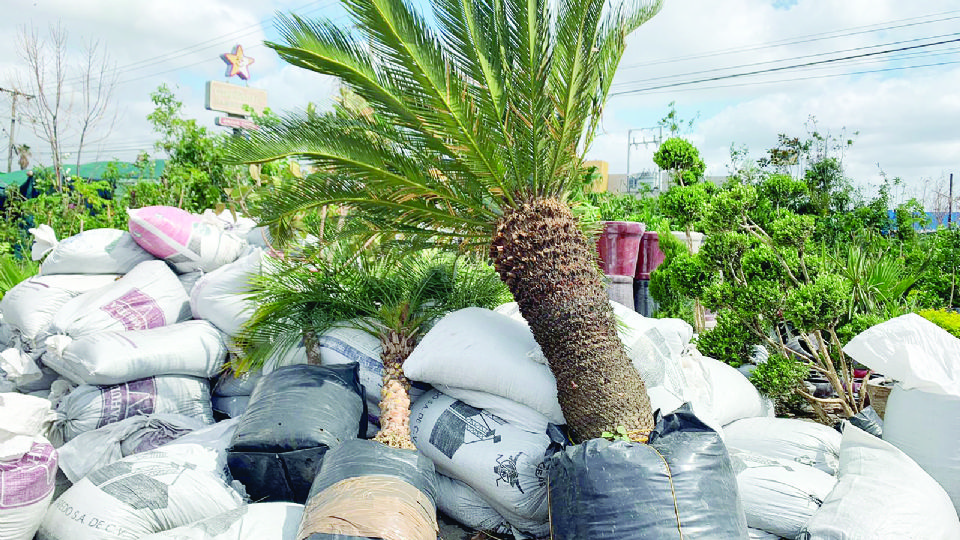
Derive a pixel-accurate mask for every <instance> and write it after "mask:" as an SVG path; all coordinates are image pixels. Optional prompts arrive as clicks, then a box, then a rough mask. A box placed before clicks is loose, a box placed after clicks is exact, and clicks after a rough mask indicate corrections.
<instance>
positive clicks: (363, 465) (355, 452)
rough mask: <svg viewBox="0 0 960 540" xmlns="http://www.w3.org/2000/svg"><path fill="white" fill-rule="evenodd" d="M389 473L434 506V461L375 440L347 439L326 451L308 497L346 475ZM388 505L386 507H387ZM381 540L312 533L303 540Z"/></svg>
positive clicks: (415, 452)
mask: <svg viewBox="0 0 960 540" xmlns="http://www.w3.org/2000/svg"><path fill="white" fill-rule="evenodd" d="M373 475H378V476H392V477H394V478H399V479H401V480H403V481H404V482H406V483H408V484H410V485H412V486H413V487H415V488H417V489H418V490H420V492H421V493H423V494H424V495H426V496H427V498H429V499H430V502H431V503H433V507H434V508H436V507H437V473H436V469H435V468H434V466H433V462H432V461H430V460H429V459H427V458H426V457H424V455H423V454H421V453H420V452H419V451H415V450H399V449H396V448H390V447H388V446H384V445H383V444H380V443H378V442H376V441H366V440H362V439H357V440H353V441H347V442H345V443H343V444H342V445H340V446H339V447H337V448H336V449H333V450H331V451H330V452H328V453H327V456H326V458H325V459H324V461H323V466H322V467H321V468H320V473H319V474H317V478H316V480H314V481H313V486H311V487H310V496H309V497H308V498H307V499H308V500H309V499H310V498H312V497H313V496H314V495H316V494H317V493H320V492H322V491H323V490H325V489H327V488H328V487H330V486H332V485H334V484H336V483H337V482H342V481H343V480H346V479H348V478H357V477H360V476H373ZM388 510H389V509H385V511H388ZM362 539H367V540H381V539H380V538H371V537H369V536H348V535H343V534H328V533H314V534H311V535H310V536H308V537H307V538H306V540H362Z"/></svg>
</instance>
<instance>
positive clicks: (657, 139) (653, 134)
mask: <svg viewBox="0 0 960 540" xmlns="http://www.w3.org/2000/svg"><path fill="white" fill-rule="evenodd" d="M634 132H637V133H640V136H641V138H640V139H639V140H637V141H634V140H633V134H634ZM647 134H650V138H649V139H648V138H647ZM661 142H663V126H654V127H648V128H638V129H631V130H628V131H627V191H631V190H630V150H631V149H632V148H633V147H634V146H640V145H641V144H642V145H643V146H644V148H646V146H647V145H648V144H650V143H653V144H654V145H656V148H660V143H661ZM660 172H661V171H660V169H659V168H658V169H657V190H658V191H659V190H660V189H661V186H660V184H662V181H661V180H660Z"/></svg>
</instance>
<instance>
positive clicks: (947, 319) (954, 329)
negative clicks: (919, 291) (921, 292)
mask: <svg viewBox="0 0 960 540" xmlns="http://www.w3.org/2000/svg"><path fill="white" fill-rule="evenodd" d="M917 315H920V316H921V317H923V318H924V319H926V320H928V321H930V322H932V323H933V324H935V325H937V326H939V327H940V328H943V329H944V330H946V331H947V332H950V333H951V334H953V335H954V336H956V337H958V338H960V313H957V312H956V311H947V310H945V309H936V310H935V309H925V310H922V311H918V312H917Z"/></svg>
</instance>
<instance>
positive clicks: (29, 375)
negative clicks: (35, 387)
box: [0, 347, 42, 387]
mask: <svg viewBox="0 0 960 540" xmlns="http://www.w3.org/2000/svg"><path fill="white" fill-rule="evenodd" d="M0 370H3V373H4V376H5V378H6V379H7V380H8V381H11V382H13V383H14V384H15V385H17V386H18V387H19V386H22V385H25V384H27V383H31V382H34V381H37V380H39V379H40V378H42V374H41V372H40V366H38V365H37V363H36V362H34V361H33V357H31V356H30V355H29V354H27V353H25V352H23V351H22V350H20V349H19V348H15V347H10V348H9V349H6V350H4V351H2V352H0Z"/></svg>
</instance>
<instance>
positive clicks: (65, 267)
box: [31, 229, 154, 275]
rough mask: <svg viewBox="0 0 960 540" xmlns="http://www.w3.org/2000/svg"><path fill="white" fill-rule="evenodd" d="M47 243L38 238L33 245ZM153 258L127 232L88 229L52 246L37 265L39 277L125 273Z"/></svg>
mask: <svg viewBox="0 0 960 540" xmlns="http://www.w3.org/2000/svg"><path fill="white" fill-rule="evenodd" d="M31 230H32V229H31ZM48 241H49V239H43V240H41V239H39V238H38V239H37V241H36V242H35V244H34V245H35V246H37V245H38V244H39V245H45V244H46V243H47V242H48ZM54 241H56V237H54ZM41 249H42V248H41ZM153 259H154V257H153V255H151V254H149V253H147V252H146V251H145V250H144V249H143V248H141V247H140V246H138V245H137V243H136V242H134V241H133V237H132V236H130V233H128V232H127V231H121V230H119V229H90V230H87V231H83V232H81V233H80V234H75V235H73V236H71V237H69V238H66V239H64V240H62V241H60V242H58V243H56V244H55V246H54V247H53V248H52V250H51V251H50V254H49V255H47V257H46V259H44V260H43V263H42V264H41V265H40V274H41V275H50V274H126V273H127V272H129V271H130V270H132V269H133V268H134V267H135V266H137V265H138V264H140V263H142V262H143V261H152V260H153Z"/></svg>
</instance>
